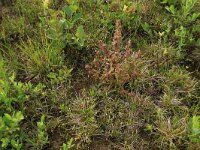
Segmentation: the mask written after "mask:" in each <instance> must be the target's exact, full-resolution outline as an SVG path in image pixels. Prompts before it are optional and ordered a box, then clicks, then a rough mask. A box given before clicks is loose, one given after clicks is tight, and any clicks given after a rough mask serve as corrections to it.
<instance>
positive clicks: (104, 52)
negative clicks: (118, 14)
mask: <svg viewBox="0 0 200 150" xmlns="http://www.w3.org/2000/svg"><path fill="white" fill-rule="evenodd" d="M115 28H116V29H115V33H114V37H113V41H112V45H111V46H110V47H111V48H109V46H107V45H106V44H105V43H103V42H102V41H100V42H99V47H100V49H101V51H96V54H95V58H94V60H93V61H92V62H91V63H90V64H88V65H86V66H85V67H86V70H87V72H88V74H89V75H90V76H91V77H93V78H94V79H96V80H100V81H101V82H103V83H104V84H107V85H110V86H111V87H112V86H117V87H122V86H124V85H125V84H126V83H128V82H129V81H130V80H133V79H135V78H137V77H138V76H140V74H141V73H142V72H141V69H140V66H141V65H142V64H143V63H142V61H138V59H142V58H141V52H140V50H139V51H137V52H133V51H132V50H131V48H130V46H131V41H130V40H129V41H128V42H127V43H126V45H125V48H124V49H123V48H121V45H122V44H121V43H122V34H121V30H122V27H121V22H120V20H117V21H116V24H115ZM120 89H121V88H120Z"/></svg>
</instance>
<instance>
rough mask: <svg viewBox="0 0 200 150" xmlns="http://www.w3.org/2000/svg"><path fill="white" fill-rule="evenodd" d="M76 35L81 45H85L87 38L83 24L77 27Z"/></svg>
mask: <svg viewBox="0 0 200 150" xmlns="http://www.w3.org/2000/svg"><path fill="white" fill-rule="evenodd" d="M76 37H77V41H78V42H79V44H80V46H83V45H84V41H85V38H86V34H85V32H84V29H83V26H82V25H81V26H79V27H78V28H77V31H76Z"/></svg>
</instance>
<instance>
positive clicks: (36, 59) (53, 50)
mask: <svg viewBox="0 0 200 150" xmlns="http://www.w3.org/2000/svg"><path fill="white" fill-rule="evenodd" d="M18 47H19V49H20V51H21V56H23V57H20V59H21V62H22V63H23V64H24V70H25V72H26V74H27V75H28V76H29V77H31V78H32V77H42V76H45V75H47V74H48V73H49V72H51V71H53V70H54V69H55V68H59V67H60V66H62V64H63V62H64V56H63V51H62V49H59V47H56V46H54V45H53V44H52V43H51V42H49V41H48V39H47V38H43V40H42V43H40V42H37V41H34V40H31V39H30V38H28V40H27V42H24V41H22V42H21V44H20V45H19V46H18Z"/></svg>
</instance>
